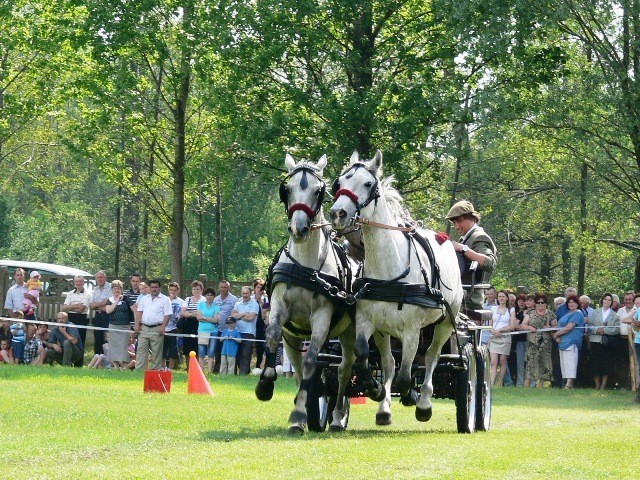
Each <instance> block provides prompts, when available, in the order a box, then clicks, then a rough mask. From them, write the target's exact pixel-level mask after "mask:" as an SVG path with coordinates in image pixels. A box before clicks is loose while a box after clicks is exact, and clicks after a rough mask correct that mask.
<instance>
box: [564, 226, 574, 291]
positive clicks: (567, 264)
mask: <svg viewBox="0 0 640 480" xmlns="http://www.w3.org/2000/svg"><path fill="white" fill-rule="evenodd" d="M571 243H572V241H571V237H564V238H563V239H562V283H563V285H564V286H565V287H568V286H569V285H571V253H570V252H569V248H570V247H571Z"/></svg>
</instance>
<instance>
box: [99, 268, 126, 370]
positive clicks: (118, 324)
mask: <svg viewBox="0 0 640 480" xmlns="http://www.w3.org/2000/svg"><path fill="white" fill-rule="evenodd" d="M111 291H112V292H113V295H112V296H110V297H109V299H108V300H107V305H106V306H105V312H106V314H107V316H108V318H109V323H108V325H109V335H108V341H107V343H108V345H109V360H110V361H111V363H112V364H113V366H114V367H115V368H119V369H121V370H122V369H123V368H124V367H126V366H127V364H128V363H129V351H128V350H127V347H128V346H129V337H130V336H131V323H130V319H131V312H132V311H133V304H132V303H130V302H131V300H129V298H128V297H127V296H126V295H124V288H123V285H122V282H121V281H120V280H114V281H113V282H111ZM103 350H104V349H103ZM103 354H104V353H103ZM97 355H99V354H97ZM100 358H102V357H100Z"/></svg>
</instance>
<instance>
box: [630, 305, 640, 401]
mask: <svg viewBox="0 0 640 480" xmlns="http://www.w3.org/2000/svg"><path fill="white" fill-rule="evenodd" d="M636 298H638V299H640V295H637V296H636V297H635V298H634V302H635V299H636ZM631 328H632V329H633V332H634V337H633V346H634V349H635V354H636V365H638V364H640V309H637V310H636V312H635V313H634V314H633V321H632V322H631ZM636 402H637V403H640V388H639V389H636Z"/></svg>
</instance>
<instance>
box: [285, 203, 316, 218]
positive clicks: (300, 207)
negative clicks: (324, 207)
mask: <svg viewBox="0 0 640 480" xmlns="http://www.w3.org/2000/svg"><path fill="white" fill-rule="evenodd" d="M298 210H302V211H303V212H304V213H306V214H307V215H309V218H315V216H316V212H315V211H313V210H312V209H311V207H309V206H308V205H305V204H304V203H294V204H293V205H291V206H290V207H289V216H291V215H293V212H297V211H298Z"/></svg>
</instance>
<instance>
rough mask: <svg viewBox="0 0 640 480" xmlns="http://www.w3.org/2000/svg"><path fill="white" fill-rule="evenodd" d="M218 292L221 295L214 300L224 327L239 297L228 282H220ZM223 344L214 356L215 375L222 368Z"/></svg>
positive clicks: (218, 346) (219, 344) (217, 348)
mask: <svg viewBox="0 0 640 480" xmlns="http://www.w3.org/2000/svg"><path fill="white" fill-rule="evenodd" d="M218 291H219V292H220V294H219V295H218V296H217V297H216V298H215V299H214V300H213V301H214V302H215V304H216V305H218V306H219V307H220V324H221V325H224V324H225V323H226V322H227V318H229V315H231V311H232V310H233V307H235V305H236V302H237V301H238V297H236V296H235V295H234V294H233V293H230V291H231V284H230V283H229V282H228V281H226V280H220V283H218ZM221 347H222V344H221V343H218V344H217V346H216V351H215V352H214V356H215V358H216V360H215V364H214V366H213V373H218V370H219V367H220V353H221Z"/></svg>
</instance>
